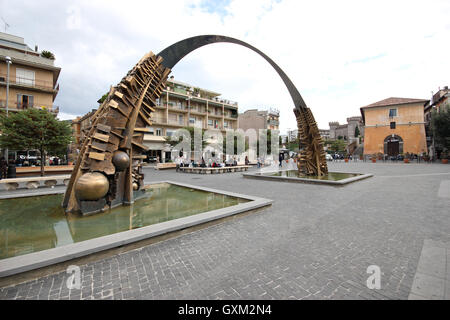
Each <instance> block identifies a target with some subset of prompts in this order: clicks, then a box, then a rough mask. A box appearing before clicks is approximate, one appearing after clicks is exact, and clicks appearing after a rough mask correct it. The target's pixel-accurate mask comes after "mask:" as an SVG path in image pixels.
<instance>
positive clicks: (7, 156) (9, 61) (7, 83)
mask: <svg viewBox="0 0 450 320" xmlns="http://www.w3.org/2000/svg"><path fill="white" fill-rule="evenodd" d="M5 60H6V116H8V101H9V65H10V64H11V63H12V62H11V57H8V56H7V57H5ZM6 163H7V164H9V150H8V148H6Z"/></svg>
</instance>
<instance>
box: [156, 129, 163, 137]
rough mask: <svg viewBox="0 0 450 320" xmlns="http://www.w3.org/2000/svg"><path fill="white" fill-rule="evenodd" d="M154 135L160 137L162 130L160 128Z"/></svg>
mask: <svg viewBox="0 0 450 320" xmlns="http://www.w3.org/2000/svg"><path fill="white" fill-rule="evenodd" d="M156 135H157V136H162V129H161V128H158V129H156Z"/></svg>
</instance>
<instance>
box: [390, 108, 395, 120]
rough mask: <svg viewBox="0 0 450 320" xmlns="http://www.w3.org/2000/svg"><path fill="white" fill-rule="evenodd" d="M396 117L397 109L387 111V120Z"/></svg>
mask: <svg viewBox="0 0 450 320" xmlns="http://www.w3.org/2000/svg"><path fill="white" fill-rule="evenodd" d="M396 116H397V109H389V118H393V117H396Z"/></svg>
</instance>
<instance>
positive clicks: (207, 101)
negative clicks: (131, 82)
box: [144, 77, 238, 162]
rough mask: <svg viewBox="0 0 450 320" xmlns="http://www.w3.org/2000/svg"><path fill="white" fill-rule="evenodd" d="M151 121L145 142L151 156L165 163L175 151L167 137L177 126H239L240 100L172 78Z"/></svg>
mask: <svg viewBox="0 0 450 320" xmlns="http://www.w3.org/2000/svg"><path fill="white" fill-rule="evenodd" d="M151 121H152V125H151V126H149V127H148V128H149V132H148V133H146V134H145V135H144V144H145V145H146V146H147V147H148V148H149V149H150V150H149V151H148V156H149V157H159V159H160V161H161V162H165V161H168V160H170V159H171V151H172V150H171V147H170V146H169V145H168V144H167V142H166V137H170V136H172V135H173V134H174V133H175V131H176V130H177V129H180V128H183V127H197V128H201V129H217V130H220V131H221V132H222V133H223V134H225V132H226V131H227V130H233V129H237V128H238V103H237V102H233V101H230V100H226V99H224V98H222V97H220V93H217V92H214V91H211V90H207V89H202V88H199V87H195V86H193V85H190V84H188V83H184V82H181V81H177V80H175V79H174V78H173V77H171V78H169V79H168V80H167V86H166V89H165V90H164V91H163V93H162V94H161V96H160V98H159V99H158V100H157V101H156V112H155V113H154V114H153V117H152V118H151Z"/></svg>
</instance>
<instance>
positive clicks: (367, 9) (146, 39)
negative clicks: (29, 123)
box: [0, 0, 450, 131]
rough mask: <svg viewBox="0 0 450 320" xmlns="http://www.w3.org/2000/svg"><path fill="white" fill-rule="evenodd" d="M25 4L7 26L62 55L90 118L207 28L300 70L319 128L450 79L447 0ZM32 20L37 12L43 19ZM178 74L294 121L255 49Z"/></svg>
mask: <svg viewBox="0 0 450 320" xmlns="http://www.w3.org/2000/svg"><path fill="white" fill-rule="evenodd" d="M23 2H24V1H20V0H17V1H15V2H13V3H9V4H8V6H6V5H5V4H3V5H0V11H2V16H4V18H5V19H6V20H7V21H8V22H9V23H10V25H11V28H10V29H9V30H8V31H9V32H11V33H13V34H17V35H19V36H23V37H24V38H25V41H26V42H27V43H29V44H30V45H31V46H33V45H34V43H38V44H39V46H40V48H45V49H47V50H50V51H52V52H54V53H55V55H56V58H57V60H56V63H57V65H59V66H61V67H62V72H61V77H60V85H61V90H60V93H59V95H58V97H57V99H56V101H55V104H56V105H59V106H60V107H61V110H62V111H63V112H65V113H68V114H74V115H81V114H84V113H86V112H88V111H90V110H91V109H92V108H93V107H96V105H97V103H96V101H97V99H98V98H99V97H100V96H101V95H102V94H103V93H104V92H106V91H107V90H108V89H109V86H110V85H111V84H116V83H117V82H118V81H120V79H121V78H122V77H123V75H124V74H125V73H126V72H127V71H128V70H129V69H130V68H131V67H132V66H133V65H134V64H135V63H136V61H137V60H139V58H140V57H141V56H142V55H143V54H144V53H145V52H147V51H149V50H151V51H153V52H154V53H158V52H159V51H160V50H162V49H164V48H165V47H166V46H168V45H170V44H172V43H174V42H176V41H179V40H182V39H184V38H186V37H191V36H194V35H200V34H223V35H227V36H231V37H235V38H238V39H240V40H243V41H246V42H248V43H250V44H252V45H253V46H255V47H257V48H258V49H260V50H261V51H263V52H265V53H266V54H267V55H268V56H269V57H271V58H272V59H273V60H274V61H275V62H276V63H277V64H278V65H279V66H280V67H281V68H282V69H283V70H284V71H285V72H286V74H287V75H288V76H289V77H290V79H291V80H292V81H293V83H294V84H295V85H296V86H297V88H298V90H299V91H300V93H301V94H302V96H303V98H304V100H305V102H306V103H307V105H308V106H309V107H310V108H311V109H312V110H313V113H314V115H315V117H316V120H317V121H318V123H319V126H320V127H321V128H327V127H328V122H329V121H335V120H338V121H340V122H344V121H345V119H346V118H347V117H349V116H354V115H358V114H359V108H360V107H361V106H364V105H367V104H369V103H372V102H375V101H378V100H381V99H384V98H387V97H390V96H400V97H411V98H428V97H429V96H430V94H431V93H430V91H431V90H434V91H436V90H437V87H438V86H441V87H442V86H444V85H448V74H449V71H450V62H449V59H448V57H447V56H448V52H449V42H448V39H449V38H450V22H449V20H448V17H449V16H450V3H449V2H448V1H426V2H424V1H376V2H366V1H320V2H316V1H298V0H283V1H271V0H264V1H256V0H255V1H242V0H231V1H230V2H229V3H228V5H225V7H223V5H221V6H219V7H217V10H214V3H212V2H209V3H208V7H205V6H204V2H203V1H201V0H189V1H182V0H172V1H127V2H123V1H107V0H89V1H87V0H80V1H73V0H72V1H65V2H62V3H61V2H60V1H40V2H39V5H34V4H32V5H29V3H30V2H29V1H27V2H26V3H27V4H26V5H25V4H24V3H23ZM33 17H39V19H35V18H33ZM173 74H174V75H175V77H176V78H177V79H179V80H182V81H185V82H189V83H192V84H194V85H198V86H201V87H205V88H209V89H211V90H214V91H218V92H221V93H222V94H223V96H224V97H225V98H227V99H230V100H236V101H238V102H239V105H240V109H241V110H245V109H248V108H254V107H260V108H269V107H277V108H279V109H280V110H281V129H282V131H284V130H286V128H294V127H295V126H296V124H295V119H294V117H293V114H292V108H293V104H292V101H291V99H290V97H289V94H288V92H287V90H286V89H285V87H284V85H283V83H282V82H281V80H280V79H279V77H278V76H277V74H276V73H275V71H274V70H273V69H272V68H271V67H270V66H269V65H268V64H267V63H266V62H265V61H264V60H263V59H262V58H261V57H259V56H258V55H257V54H256V53H254V52H251V51H250V50H248V49H246V48H243V47H239V46H236V45H232V44H214V45H210V46H207V47H204V48H201V49H199V50H197V51H195V52H193V53H191V54H189V55H188V56H187V57H186V58H184V59H183V60H182V61H181V62H180V63H179V64H178V65H177V66H175V67H174V69H173Z"/></svg>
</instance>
